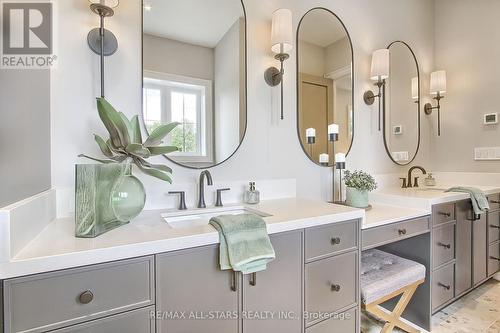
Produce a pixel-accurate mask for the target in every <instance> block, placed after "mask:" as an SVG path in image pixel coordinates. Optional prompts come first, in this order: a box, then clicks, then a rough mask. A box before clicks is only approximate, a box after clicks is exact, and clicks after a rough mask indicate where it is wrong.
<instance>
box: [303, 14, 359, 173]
mask: <svg viewBox="0 0 500 333" xmlns="http://www.w3.org/2000/svg"><path fill="white" fill-rule="evenodd" d="M352 68H353V50H352V43H351V39H350V37H349V34H348V33H347V30H346V28H345V26H344V24H343V23H342V21H341V20H340V19H339V18H338V17H337V16H336V15H335V14H334V13H332V12H331V11H330V10H328V9H325V8H314V9H311V10H310V11H308V12H307V13H306V14H305V15H304V16H303V17H302V19H301V20H300V23H299V27H298V30H297V76H298V77H297V131H298V135H299V140H300V143H301V144H302V148H303V149H304V152H305V153H306V155H307V156H308V157H309V158H310V159H311V160H312V161H313V162H314V163H316V164H319V165H323V166H326V165H328V166H332V165H333V163H334V155H335V154H336V153H345V154H347V153H348V152H349V150H350V149H351V145H352V140H353V136H354V111H353V104H354V96H353V90H354V89H353V88H354V87H353V82H354V80H353V71H352ZM334 133H335V134H336V135H333V136H332V135H329V134H334Z"/></svg>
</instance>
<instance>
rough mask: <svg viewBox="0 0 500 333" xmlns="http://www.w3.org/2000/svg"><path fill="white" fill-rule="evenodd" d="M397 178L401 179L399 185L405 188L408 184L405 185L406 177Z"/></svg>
mask: <svg viewBox="0 0 500 333" xmlns="http://www.w3.org/2000/svg"><path fill="white" fill-rule="evenodd" d="M399 179H401V180H402V181H403V185H401V188H407V187H408V185H406V178H403V177H401V178H399Z"/></svg>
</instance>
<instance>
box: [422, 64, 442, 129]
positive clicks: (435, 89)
mask: <svg viewBox="0 0 500 333" xmlns="http://www.w3.org/2000/svg"><path fill="white" fill-rule="evenodd" d="M444 94H446V71H436V72H433V73H431V95H434V97H433V99H435V100H436V101H437V106H432V104H431V103H427V104H425V106H424V111H425V114H426V115H431V114H432V111H433V110H434V109H437V117H438V136H441V102H440V101H441V99H443V98H444Z"/></svg>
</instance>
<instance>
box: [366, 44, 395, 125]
mask: <svg viewBox="0 0 500 333" xmlns="http://www.w3.org/2000/svg"><path fill="white" fill-rule="evenodd" d="M388 77H389V49H380V50H377V51H375V52H373V55H372V68H371V75H370V79H371V80H372V81H375V86H377V87H378V94H377V95H375V94H374V93H373V91H371V90H368V91H366V92H365V94H364V95H363V99H364V100H365V103H366V105H372V104H373V103H374V102H375V98H378V130H379V131H380V129H381V121H380V109H381V104H380V103H381V102H380V100H381V99H382V97H383V93H382V87H383V86H385V80H386V79H387V78H388Z"/></svg>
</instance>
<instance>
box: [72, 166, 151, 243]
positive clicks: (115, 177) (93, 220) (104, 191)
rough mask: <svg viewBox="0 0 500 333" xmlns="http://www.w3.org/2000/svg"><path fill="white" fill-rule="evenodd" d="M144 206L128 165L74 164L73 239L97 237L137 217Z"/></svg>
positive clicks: (143, 197) (142, 193)
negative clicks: (74, 237)
mask: <svg viewBox="0 0 500 333" xmlns="http://www.w3.org/2000/svg"><path fill="white" fill-rule="evenodd" d="M145 203H146V192H145V190H144V186H143V185H142V183H141V182H140V181H139V179H137V178H136V177H134V176H133V175H132V165H131V164H129V163H123V164H119V163H110V164H77V165H76V184H75V236H76V237H81V238H93V237H97V236H99V235H101V234H103V233H105V232H106V231H109V230H111V229H114V228H116V227H119V226H122V225H124V224H127V223H129V222H130V220H131V219H133V218H134V217H136V216H137V215H139V213H140V212H141V211H142V210H143V209H144V205H145Z"/></svg>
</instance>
